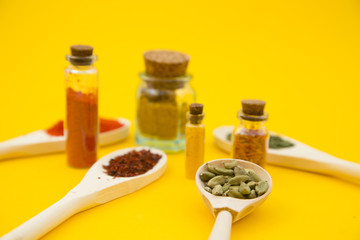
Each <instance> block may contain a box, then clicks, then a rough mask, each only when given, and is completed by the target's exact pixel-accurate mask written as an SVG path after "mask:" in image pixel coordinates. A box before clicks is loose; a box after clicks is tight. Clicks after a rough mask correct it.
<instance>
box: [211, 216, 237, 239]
mask: <svg viewBox="0 0 360 240" xmlns="http://www.w3.org/2000/svg"><path fill="white" fill-rule="evenodd" d="M231 224H232V215H231V213H230V212H229V211H225V210H224V211H221V212H219V213H218V215H217V217H216V221H215V225H214V227H213V229H212V231H211V234H210V237H209V240H230V235H231Z"/></svg>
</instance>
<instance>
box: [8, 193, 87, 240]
mask: <svg viewBox="0 0 360 240" xmlns="http://www.w3.org/2000/svg"><path fill="white" fill-rule="evenodd" d="M83 207H84V200H82V199H81V198H69V197H67V196H65V197H64V198H63V199H61V200H60V201H58V202H56V203H55V204H53V205H52V206H50V207H48V208H47V209H45V210H44V211H42V212H41V213H39V214H38V215H36V216H34V217H33V218H31V219H30V220H28V221H26V222H25V223H23V224H22V225H20V226H19V227H17V228H15V229H14V230H12V231H11V232H9V233H8V234H6V235H4V236H3V237H2V238H1V240H13V239H19V240H25V239H29V240H30V239H39V238H40V237H41V236H43V235H44V234H46V233H47V232H49V231H50V230H51V229H53V228H54V227H56V226H57V225H59V224H60V223H62V222H63V221H65V220H66V219H68V218H69V217H71V216H72V215H74V214H75V213H77V212H79V211H81V210H82V209H83Z"/></svg>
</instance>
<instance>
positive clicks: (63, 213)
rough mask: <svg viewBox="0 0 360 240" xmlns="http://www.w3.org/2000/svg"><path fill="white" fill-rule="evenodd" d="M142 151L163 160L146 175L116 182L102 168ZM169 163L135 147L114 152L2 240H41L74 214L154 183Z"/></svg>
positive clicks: (158, 152)
mask: <svg viewBox="0 0 360 240" xmlns="http://www.w3.org/2000/svg"><path fill="white" fill-rule="evenodd" d="M142 149H146V150H150V151H151V152H152V153H156V154H160V155H161V156H162V157H161V159H160V160H159V162H158V163H157V164H156V165H155V166H154V167H153V168H152V169H151V170H149V171H148V172H146V173H145V174H142V175H139V176H135V177H121V178H113V177H111V176H109V175H107V174H106V173H105V172H104V169H103V165H108V163H109V161H110V159H112V158H114V157H116V156H119V155H123V154H125V153H127V152H130V151H132V150H137V151H139V150H142ZM166 162H167V156H166V154H165V153H164V152H162V151H160V150H157V149H154V148H144V147H134V148H126V149H121V150H118V151H115V152H112V153H110V154H108V155H106V156H104V157H102V158H101V159H99V160H98V161H97V162H96V163H95V164H94V165H93V166H92V167H91V168H90V169H89V171H88V172H87V173H86V175H85V177H84V178H83V180H82V181H81V182H80V183H79V184H78V185H77V186H76V187H75V188H74V189H72V190H71V191H70V192H69V193H68V194H67V195H66V196H65V197H64V198H62V199H61V200H60V201H58V202H56V203H55V204H54V205H52V206H50V207H49V208H47V209H45V210H44V211H43V212H41V213H39V214H38V215H36V216H35V217H33V218H31V219H30V220H28V221H27V222H25V223H23V224H22V225H20V226H19V227H17V228H16V229H14V230H12V231H11V232H9V233H8V234H6V235H5V236H3V237H2V238H1V240H8V239H9V240H10V239H11V240H14V239H16V240H20V239H21V240H24V239H38V238H40V237H41V236H43V235H44V234H46V233H47V232H48V231H50V230H51V229H53V228H54V227H56V226H57V225H58V224H60V223H62V222H63V221H65V220H66V219H67V218H69V217H71V216H72V215H74V214H75V213H78V212H81V211H84V210H86V209H89V208H92V207H94V206H97V205H99V204H103V203H106V202H109V201H111V200H113V199H116V198H119V197H122V196H124V195H126V194H129V193H132V192H135V191H136V190H139V189H140V188H142V187H144V186H146V185H148V184H149V183H151V182H153V181H155V180H156V179H158V178H159V177H160V176H161V175H162V174H163V173H164V172H165V169H166Z"/></svg>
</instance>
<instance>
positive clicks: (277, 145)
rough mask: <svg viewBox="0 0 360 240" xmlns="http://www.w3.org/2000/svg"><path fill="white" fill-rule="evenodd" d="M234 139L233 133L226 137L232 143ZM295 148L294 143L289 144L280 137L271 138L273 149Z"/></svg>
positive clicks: (272, 136)
mask: <svg viewBox="0 0 360 240" xmlns="http://www.w3.org/2000/svg"><path fill="white" fill-rule="evenodd" d="M231 138H232V133H228V135H227V136H226V139H227V140H229V141H231ZM293 146H295V144H294V143H292V142H289V141H287V140H285V139H283V138H281V137H279V136H276V135H270V138H269V148H271V149H282V148H288V147H293Z"/></svg>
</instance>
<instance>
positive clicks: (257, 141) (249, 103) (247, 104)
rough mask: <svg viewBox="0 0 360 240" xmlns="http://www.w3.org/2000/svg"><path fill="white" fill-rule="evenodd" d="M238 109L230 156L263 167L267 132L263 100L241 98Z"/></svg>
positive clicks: (266, 115) (266, 116) (266, 146)
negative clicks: (238, 121) (237, 120)
mask: <svg viewBox="0 0 360 240" xmlns="http://www.w3.org/2000/svg"><path fill="white" fill-rule="evenodd" d="M241 103H242V107H243V109H242V110H240V111H239V113H238V118H239V120H240V125H239V126H238V127H236V128H235V129H234V132H233V136H232V139H233V140H232V141H233V147H232V158H235V159H242V160H247V161H250V162H253V163H256V164H258V165H260V166H261V167H264V165H265V163H266V153H267V148H268V136H269V133H268V131H267V129H266V127H265V124H264V123H265V121H266V120H267V118H268V114H267V113H266V112H264V107H265V102H264V101H261V100H243V101H242V102H241Z"/></svg>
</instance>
